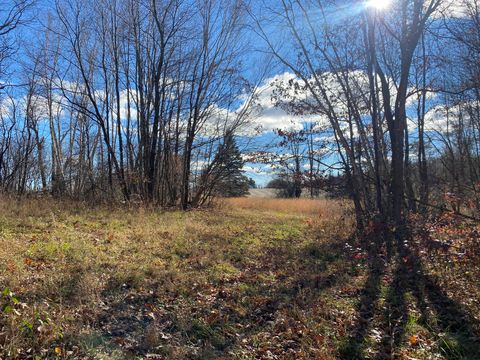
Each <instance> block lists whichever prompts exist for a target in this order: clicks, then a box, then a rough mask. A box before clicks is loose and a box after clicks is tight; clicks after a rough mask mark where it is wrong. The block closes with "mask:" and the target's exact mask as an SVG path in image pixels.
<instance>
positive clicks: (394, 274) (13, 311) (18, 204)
mask: <svg viewBox="0 0 480 360" xmlns="http://www.w3.org/2000/svg"><path fill="white" fill-rule="evenodd" d="M0 202H1V205H2V206H1V208H2V209H1V210H0V286H1V289H0V290H1V291H3V294H2V295H1V303H0V305H1V307H2V308H1V310H2V314H1V315H0V316H1V317H0V358H20V359H23V358H31V359H43V358H62V359H78V358H80V359H129V358H132V359H136V358H138V359H140V358H146V359H192V358H193V359H215V358H221V359H224V358H230V359H360V358H371V359H383V358H385V359H386V358H389V359H397V358H398V359H400V358H402V359H478V358H480V350H479V346H478V344H479V342H478V341H479V338H478V330H479V326H478V323H479V319H478V314H479V313H480V311H479V309H480V304H479V299H480V298H479V294H480V292H479V285H478V277H477V276H478V274H480V271H478V263H477V265H476V266H475V263H474V262H472V263H470V262H469V260H468V259H467V260H465V259H463V260H458V261H452V260H451V259H454V258H455V257H454V254H456V253H457V252H458V251H457V250H450V249H447V251H444V252H442V254H439V255H438V256H437V255H436V254H437V253H438V251H437V250H432V251H429V252H425V253H422V252H421V251H416V250H414V249H417V248H418V249H420V248H421V246H424V245H422V244H420V242H418V244H417V243H415V242H412V254H410V255H407V256H404V257H403V258H399V260H398V261H396V262H389V263H388V264H387V263H386V261H385V257H384V251H383V249H376V248H374V247H372V246H371V244H370V243H371V242H372V241H371V240H372V239H365V238H364V239H358V238H355V237H354V236H353V221H352V217H351V214H350V212H351V210H350V205H349V204H348V202H344V201H336V200H308V199H302V200H279V199H230V200H222V201H219V203H218V204H217V206H216V207H215V208H212V209H205V210H201V211H200V210H199V211H190V212H186V213H183V212H177V211H169V212H162V211H155V210H151V209H142V208H135V209H114V208H111V209H110V208H101V207H98V208H93V209H92V208H89V207H86V206H83V205H81V204H70V203H65V202H54V201H52V200H46V199H38V200H24V201H14V200H8V199H2V200H0ZM448 224H449V223H448V221H446V220H445V221H444V222H443V223H438V224H436V227H435V228H434V229H433V230H432V232H435V234H437V233H438V234H439V235H438V236H440V238H441V236H446V235H445V234H448V232H445V229H446V228H447V226H448ZM462 226H464V229H465V233H464V235H461V234H460V235H461V236H460V235H459V234H457V235H456V236H457V237H458V238H459V239H460V238H461V239H465V238H467V237H468V236H470V234H471V231H477V230H478V229H477V228H476V227H475V226H476V225H471V224H470V225H469V224H464V225H462ZM467 233H468V236H467V235H465V234H467ZM419 234H420V233H419ZM442 234H443V235H442ZM371 236H375V233H374V232H372V234H371ZM448 236H449V238H452V235H448ZM417 238H418V239H421V238H422V236H420V235H418V236H417ZM419 241H420V240H419ZM459 241H460V240H459ZM414 243H415V244H416V245H415V244H414ZM414 246H416V247H414ZM465 269H468V271H466V270H465ZM466 272H467V273H466Z"/></svg>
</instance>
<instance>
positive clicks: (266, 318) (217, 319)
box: [98, 243, 346, 359]
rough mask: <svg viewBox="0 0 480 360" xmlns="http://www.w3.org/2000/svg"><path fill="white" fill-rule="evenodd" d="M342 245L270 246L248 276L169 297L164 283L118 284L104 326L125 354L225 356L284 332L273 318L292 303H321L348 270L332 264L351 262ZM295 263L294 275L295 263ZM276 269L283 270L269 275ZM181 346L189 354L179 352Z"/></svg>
mask: <svg viewBox="0 0 480 360" xmlns="http://www.w3.org/2000/svg"><path fill="white" fill-rule="evenodd" d="M342 245H343V244H341V243H338V244H331V243H328V244H308V245H306V246H305V247H304V248H302V249H298V248H297V249H296V251H294V252H292V251H291V250H292V249H288V247H275V248H274V247H271V248H268V249H265V251H264V252H263V254H262V255H261V256H260V257H259V258H258V259H257V260H258V261H257V267H256V268H251V267H248V268H245V269H243V271H242V277H241V280H234V281H223V282H220V283H217V284H215V286H211V285H208V286H206V287H204V288H200V289H194V290H192V291H191V292H190V293H182V292H180V293H177V294H175V295H172V294H170V295H169V296H165V293H163V292H162V288H161V285H160V287H159V292H157V293H156V294H155V295H148V294H141V293H138V292H134V291H131V290H133V289H128V288H125V287H124V288H122V287H121V286H120V287H119V286H118V284H114V283H113V284H112V286H111V288H110V289H109V292H110V301H109V302H108V306H109V309H108V310H107V311H105V312H104V313H103V314H102V316H101V317H100V318H99V319H98V324H99V326H100V328H101V329H102V331H103V335H104V336H105V337H106V338H107V339H109V341H110V342H114V343H116V344H119V345H120V346H121V347H122V348H123V349H124V354H125V356H131V355H133V354H135V355H145V354H151V353H157V354H159V355H161V356H166V357H167V358H174V357H176V358H179V357H181V358H200V359H210V358H225V356H226V354H228V353H229V352H231V351H232V350H234V349H237V350H238V347H239V346H240V347H241V346H242V345H244V343H242V341H243V340H244V339H252V338H254V337H256V336H261V335H262V334H264V333H271V336H275V335H277V334H276V333H275V326H276V325H274V323H275V320H276V319H278V318H279V317H280V315H279V314H281V313H282V314H284V311H287V312H288V313H289V314H290V313H291V311H292V309H293V308H296V309H302V310H308V309H310V308H311V307H313V306H314V305H316V304H318V301H319V299H320V298H321V296H322V293H323V292H324V291H325V290H327V289H329V288H330V287H332V286H335V285H336V284H337V283H338V281H339V279H341V278H342V276H343V274H342V273H341V272H339V273H328V274H325V269H327V268H329V267H330V266H332V264H333V263H335V262H337V261H339V262H341V263H343V264H345V263H346V262H345V258H344V254H343V248H342ZM292 263H295V269H296V270H295V271H294V272H292V271H290V269H289V268H288V267H289V266H293V264H292ZM288 264H291V265H288ZM272 274H281V275H280V276H279V277H275V278H271V279H270V282H268V281H266V280H264V279H265V278H268V277H270V276H272ZM283 276H284V277H283ZM239 289H243V290H242V291H240V290H239ZM146 304H147V306H146ZM150 304H151V305H152V306H150ZM286 320H287V322H289V321H291V322H292V323H293V322H294V321H293V319H286ZM249 346H252V347H253V348H254V349H255V348H256V345H255V344H250V345H249ZM282 346H285V349H284V350H285V351H286V352H287V351H289V350H292V351H294V350H298V348H299V346H300V345H299V343H298V342H297V341H296V340H292V339H287V340H286V341H285V343H284V344H282ZM173 347H177V349H176V350H175V349H173ZM179 348H182V349H183V350H181V351H184V353H181V354H179V353H178V352H176V351H178V349H179ZM280 356H281V355H280Z"/></svg>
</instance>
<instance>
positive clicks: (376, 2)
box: [367, 0, 391, 10]
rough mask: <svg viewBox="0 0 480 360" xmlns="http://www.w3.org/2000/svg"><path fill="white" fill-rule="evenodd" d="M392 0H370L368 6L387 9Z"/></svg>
mask: <svg viewBox="0 0 480 360" xmlns="http://www.w3.org/2000/svg"><path fill="white" fill-rule="evenodd" d="M390 3H391V0H368V1H367V7H371V8H375V9H377V10H385V9H386V8H388V7H389V6H390Z"/></svg>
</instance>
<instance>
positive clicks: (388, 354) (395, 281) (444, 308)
mask: <svg viewBox="0 0 480 360" xmlns="http://www.w3.org/2000/svg"><path fill="white" fill-rule="evenodd" d="M411 244H413V241H412V238H411V237H408V241H405V242H399V246H398V249H397V258H396V264H395V266H396V267H395V270H394V272H393V274H392V281H391V283H390V286H389V288H388V291H387V293H386V295H385V297H384V303H383V304H382V305H383V306H382V308H383V310H380V309H379V308H378V306H377V305H378V301H379V298H380V282H381V276H382V273H383V270H384V269H383V267H382V266H381V264H379V263H378V262H377V263H372V264H371V267H370V275H369V278H368V279H367V281H366V284H365V287H364V289H363V290H362V296H361V300H360V304H359V306H358V308H357V312H358V320H357V323H356V324H355V325H354V326H353V327H352V329H351V334H350V336H349V338H348V340H347V342H346V344H344V346H343V348H342V349H341V350H340V358H341V359H362V358H365V357H367V358H371V357H374V358H376V359H397V358H401V357H402V354H401V351H400V350H401V347H402V344H405V342H406V341H405V340H406V339H405V336H406V331H407V323H408V321H409V316H410V312H409V299H410V298H409V296H410V297H411V298H412V299H411V300H413V302H414V303H415V304H416V306H417V308H418V309H419V311H420V313H421V317H420V319H418V324H419V325H422V326H423V327H424V328H426V329H428V330H429V332H430V333H431V334H433V335H434V336H435V341H436V342H437V343H438V348H437V349H436V351H439V352H441V353H442V355H443V356H444V357H445V358H446V359H472V360H473V359H480V347H479V346H478V341H479V339H480V337H479V330H480V324H479V322H478V320H476V319H475V318H473V317H472V316H470V315H469V314H468V312H467V311H466V309H465V308H464V307H463V306H462V305H461V304H459V303H457V302H456V301H454V300H453V299H451V298H450V297H449V296H448V295H447V294H446V293H445V291H444V290H442V289H441V288H440V287H439V285H438V284H437V282H436V281H435V279H434V278H433V277H432V276H431V275H429V274H427V273H426V272H425V271H424V269H423V265H422V262H421V259H420V258H419V257H418V256H417V255H416V254H415V252H414V251H412V248H411ZM371 256H372V258H373V259H376V258H377V257H376V254H371ZM374 317H375V318H376V319H379V320H376V321H379V322H380V323H376V325H375V326H377V327H380V328H381V329H382V330H383V334H382V337H381V340H380V342H379V344H378V348H376V349H375V350H374V351H373V352H371V354H370V355H366V354H365V353H364V350H365V347H366V346H367V343H368V337H367V335H368V334H367V333H368V328H369V323H370V322H371V321H372V320H373V319H374ZM415 341H417V339H416V338H415ZM407 343H408V342H407ZM413 345H415V344H413ZM370 356H371V357H370Z"/></svg>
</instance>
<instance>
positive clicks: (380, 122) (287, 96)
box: [0, 0, 480, 228]
mask: <svg viewBox="0 0 480 360" xmlns="http://www.w3.org/2000/svg"><path fill="white" fill-rule="evenodd" d="M38 5H39V4H38V3H37V4H34V3H33V2H32V1H30V0H16V1H15V2H14V3H13V5H11V7H10V8H8V9H2V10H3V11H2V17H1V18H0V21H1V23H2V24H3V25H1V26H0V38H1V44H2V48H1V50H0V53H1V57H0V61H1V65H2V66H1V67H0V69H1V70H2V71H3V73H2V77H3V78H4V79H8V78H9V76H12V74H11V73H8V72H7V71H6V69H10V71H11V72H12V71H13V72H15V73H16V74H17V79H18V78H20V79H21V81H20V83H21V85H19V86H10V85H9V84H8V81H4V82H3V85H2V99H1V100H2V102H1V104H2V107H1V112H0V116H1V118H0V187H1V189H2V190H3V191H4V192H9V193H16V194H20V195H21V194H24V193H26V192H28V191H31V190H32V189H35V190H41V191H45V192H50V193H52V194H53V195H55V196H69V197H73V198H79V199H95V200H98V199H105V200H106V201H110V200H112V199H117V200H118V199H120V200H123V201H127V202H128V201H136V200H141V201H145V202H150V203H154V204H158V205H160V206H179V207H181V208H183V209H187V208H188V207H190V206H198V205H202V204H204V203H206V202H208V201H210V200H211V199H212V197H214V196H215V195H218V194H219V193H221V190H220V189H221V188H223V189H226V188H228V187H229V185H228V184H227V183H228V182H230V180H231V182H230V183H237V185H238V186H237V187H236V189H235V190H232V189H230V190H228V191H229V192H230V193H233V194H238V192H237V190H238V189H241V188H243V189H245V188H246V187H248V185H247V183H248V179H246V178H245V177H244V176H243V175H242V173H241V170H240V169H241V167H242V165H243V163H244V161H245V158H248V159H249V160H250V161H256V162H263V163H270V164H272V163H274V164H275V165H276V167H277V168H282V169H283V170H282V171H283V172H284V173H285V174H287V175H288V177H289V178H290V179H291V181H292V183H293V187H292V189H291V193H292V194H293V195H294V196H296V195H298V193H299V191H301V188H302V187H304V188H305V187H306V188H308V189H309V192H310V195H312V196H313V195H314V193H316V192H317V190H318V188H319V187H322V186H324V185H325V181H322V179H323V180H324V179H325V174H326V173H328V174H329V178H330V179H332V177H336V178H337V179H341V180H342V181H341V182H342V183H343V182H344V183H345V186H346V188H347V190H348V195H349V196H350V197H351V198H352V200H353V203H354V208H355V214H356V218H357V223H358V226H359V228H362V227H364V226H365V225H366V224H367V223H368V221H369V219H377V218H380V219H381V221H383V222H388V223H391V224H393V225H394V226H402V225H403V224H404V223H405V219H406V216H407V215H408V214H409V213H410V212H419V213H423V214H426V213H428V211H429V209H431V208H435V207H439V206H440V207H442V206H444V205H445V204H452V207H454V208H455V211H457V212H461V211H462V210H464V208H465V207H468V209H469V210H472V211H477V212H478V211H479V209H480V193H479V192H480V80H479V79H480V59H479V56H480V41H479V39H480V20H479V19H480V7H479V5H478V2H477V1H476V0H461V1H453V2H452V1H448V0H399V1H391V2H389V3H388V6H386V7H382V8H381V9H380V8H379V7H375V6H374V3H373V2H371V1H363V0H361V1H360V0H352V1H348V2H345V1H338V0H326V1H317V0H280V1H275V2H272V1H266V0H265V1H260V2H248V1H242V0H228V1H220V0H195V1H194V0H162V1H160V0H140V1H137V0H135V1H134V0H100V1H91V0H88V1H80V0H67V1H57V2H55V3H54V6H48V16H47V15H46V14H44V15H45V16H43V17H42V19H43V20H42V24H41V26H40V27H37V31H36V32H35V33H32V32H29V31H28V30H24V31H23V32H24V34H26V35H27V36H24V37H26V38H27V40H25V41H24V42H23V43H22V46H23V48H24V51H23V54H24V55H22V56H21V57H19V58H15V56H14V48H15V46H14V45H15V44H18V41H17V38H15V33H16V31H17V30H18V29H19V28H20V27H22V25H23V23H24V22H28V21H31V18H32V16H33V17H35V16H34V15H33V13H34V12H35V11H38V9H39V7H38ZM38 28H40V29H41V31H38ZM32 36H35V39H31V38H30V39H28V38H29V37H32ZM253 40H254V41H253ZM252 42H254V43H255V44H254V46H253V47H252V44H251V43H252ZM254 50H257V51H261V52H263V53H268V54H269V55H270V56H272V58H273V59H274V60H275V64H276V65H277V67H278V68H280V69H283V70H284V71H288V72H289V73H290V74H291V75H292V76H291V77H290V78H289V79H285V78H283V79H279V80H278V81H274V82H273V83H272V84H271V86H273V87H275V91H274V93H273V96H272V99H271V100H272V101H273V102H275V105H276V106H277V107H279V108H282V109H284V110H285V111H286V112H288V113H289V114H291V115H292V116H296V117H302V116H305V117H306V118H308V119H312V117H316V119H317V120H309V121H305V123H304V124H303V126H302V129H300V130H299V129H297V130H286V129H278V130H276V135H277V137H278V139H279V141H278V143H277V144H276V146H277V150H278V148H282V149H283V150H281V151H279V152H278V151H277V152H276V153H274V152H269V151H268V149H264V151H256V152H252V153H250V154H247V155H248V156H245V154H240V151H239V149H238V145H237V143H236V141H237V140H236V139H238V136H239V135H241V134H244V132H243V131H244V129H245V128H246V127H248V126H249V121H250V120H251V119H252V117H253V116H254V114H255V112H256V111H257V110H258V108H259V107H258V106H257V104H256V100H257V97H258V96H260V95H259V93H258V91H257V90H258V85H259V84H260V81H261V79H263V78H264V75H265V71H267V70H265V69H264V68H263V67H262V66H259V65H258V64H254V65H255V66H252V65H251V64H250V66H249V67H248V68H247V66H246V64H248V58H249V57H250V56H252V54H253V51H254ZM8 63H10V66H9V67H7V64H8ZM12 64H13V65H12ZM12 69H13V70H12ZM247 73H249V74H250V75H251V74H252V73H256V77H254V78H256V79H258V81H257V82H256V83H255V82H252V81H251V80H247V78H246V76H245V74H247ZM18 74H20V75H18ZM250 78H252V77H251V76H250ZM19 94H20V95H21V96H19ZM242 176H243V177H242ZM226 179H230V180H228V181H227V180H226ZM343 180H344V181H343ZM333 182H335V181H333ZM241 193H244V192H241Z"/></svg>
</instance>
